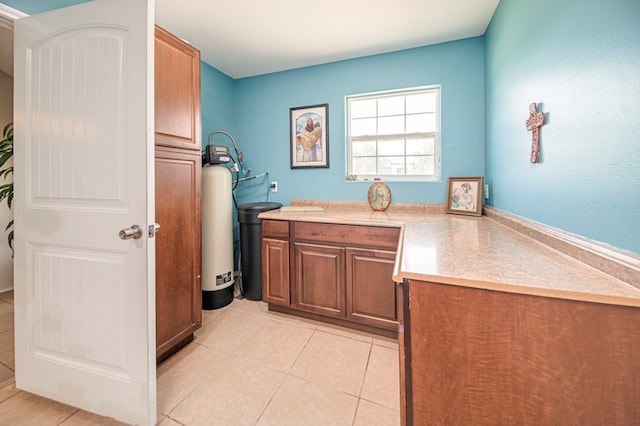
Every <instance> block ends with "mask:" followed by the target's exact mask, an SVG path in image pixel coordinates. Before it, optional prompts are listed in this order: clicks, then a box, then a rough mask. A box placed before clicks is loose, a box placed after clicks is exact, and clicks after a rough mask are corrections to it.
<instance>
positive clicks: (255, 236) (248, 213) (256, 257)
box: [238, 202, 282, 300]
mask: <svg viewBox="0 0 640 426" xmlns="http://www.w3.org/2000/svg"><path fill="white" fill-rule="evenodd" d="M280 207H282V204H280V203H271V202H262V203H247V204H240V205H239V206H238V223H239V225H240V257H241V259H240V264H241V266H242V294H243V296H244V297H246V298H247V299H249V300H262V219H259V218H258V215H259V214H260V213H262V212H266V211H269V210H275V209H279V208H280Z"/></svg>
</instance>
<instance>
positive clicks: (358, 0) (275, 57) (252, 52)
mask: <svg viewBox="0 0 640 426" xmlns="http://www.w3.org/2000/svg"><path fill="white" fill-rule="evenodd" d="M499 1H500V0H319V1H315V2H305V1H300V0H270V1H269V0H182V1H176V0H156V22H157V23H158V24H159V25H160V26H162V27H164V28H166V29H167V30H169V31H171V32H172V33H174V34H176V35H178V36H180V37H181V38H183V39H185V40H187V41H188V42H190V43H191V44H192V45H193V46H195V47H197V48H198V49H199V50H200V52H201V58H202V60H203V61H205V62H207V63H208V64H209V65H212V66H213V67H215V68H217V69H218V70H220V71H222V72H223V73H225V74H227V75H228V76H230V77H233V78H241V77H249V76H254V75H259V74H266V73H270V72H275V71H283V70H288V69H293V68H299V67H305V66H310V65H318V64H322V63H327V62H333V61H338V60H343V59H351V58H356V57H361V56H367V55H373V54H378V53H386V52H392V51H396V50H403V49H408V48H412V47H419V46H426V45H429V44H435V43H442V42H445V41H451V40H459V39H463V38H468V37H474V36H479V35H482V34H484V33H485V31H486V29H487V26H488V25H489V22H490V21H491V17H492V16H493V13H494V11H495V9H496V7H497V5H498V3H499Z"/></svg>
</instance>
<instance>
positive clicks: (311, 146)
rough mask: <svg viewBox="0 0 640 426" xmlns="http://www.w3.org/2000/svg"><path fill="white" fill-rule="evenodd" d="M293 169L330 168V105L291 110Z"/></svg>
mask: <svg viewBox="0 0 640 426" xmlns="http://www.w3.org/2000/svg"><path fill="white" fill-rule="evenodd" d="M289 122H290V129H291V168H292V169H302V168H317V167H329V134H328V132H327V130H328V128H329V104H320V105H310V106H305V107H296V108H289Z"/></svg>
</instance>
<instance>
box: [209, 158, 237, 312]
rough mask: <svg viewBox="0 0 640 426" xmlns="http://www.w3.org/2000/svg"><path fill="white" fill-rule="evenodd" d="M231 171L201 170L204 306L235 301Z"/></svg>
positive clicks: (216, 166)
mask: <svg viewBox="0 0 640 426" xmlns="http://www.w3.org/2000/svg"><path fill="white" fill-rule="evenodd" d="M231 186H232V185H231V171H230V170H229V169H228V168H226V167H225V166H221V165H210V166H207V167H204V168H203V169H202V309H206V310H210V309H217V308H221V307H223V306H226V305H228V304H229V303H231V301H232V300H233V281H234V280H233V223H232V220H233V219H232V218H233V212H232V208H233V205H232V194H231V191H232V188H231Z"/></svg>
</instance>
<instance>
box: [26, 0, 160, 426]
mask: <svg viewBox="0 0 640 426" xmlns="http://www.w3.org/2000/svg"><path fill="white" fill-rule="evenodd" d="M153 15H154V1H153V0H97V1H95V2H90V3H84V4H81V5H77V6H73V7H69V8H65V9H59V10H55V11H52V12H48V13H44V14H41V15H35V16H31V17H27V18H23V19H19V20H17V21H16V23H15V75H14V77H15V81H14V83H15V96H14V110H15V118H14V119H15V157H14V160H15V163H14V164H15V236H16V240H15V248H16V251H15V264H14V267H15V271H14V272H15V333H16V338H15V340H16V342H15V343H16V344H15V348H16V349H15V350H16V386H17V387H18V388H20V389H24V390H26V391H29V392H32V393H36V394H38V395H42V396H45V397H47V398H51V399H54V400H58V401H61V402H64V403H67V404H69V405H72V406H75V407H78V408H82V409H84V410H87V411H91V412H94V413H98V414H101V415H106V416H110V417H114V418H117V419H118V420H121V421H125V422H128V423H136V424H153V423H155V421H156V376H155V374H156V370H155V275H154V270H155V251H154V248H155V244H154V240H153V239H151V238H150V237H149V234H148V226H149V225H151V224H153V223H154V221H153V219H154V214H155V212H154V186H153V185H154V184H153V182H154V175H153V129H154V123H153V116H154V114H153V69H154V67H153V21H154V16H153ZM131 225H138V226H139V227H140V228H141V229H142V235H141V236H140V238H138V239H133V238H132V239H126V240H122V239H121V238H119V232H120V231H121V230H122V229H124V228H128V227H130V226H131Z"/></svg>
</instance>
